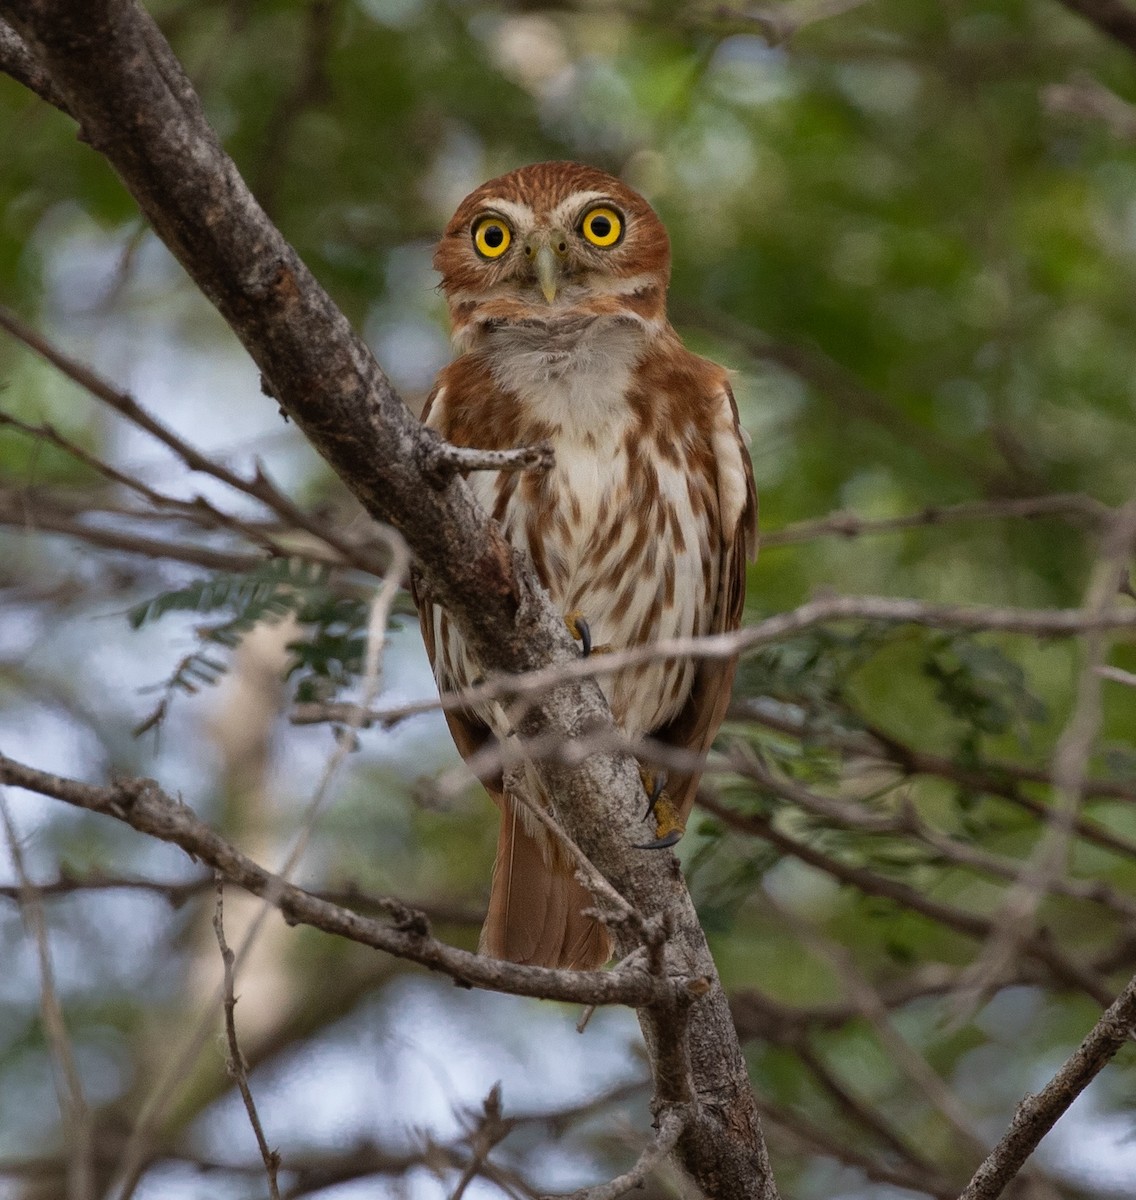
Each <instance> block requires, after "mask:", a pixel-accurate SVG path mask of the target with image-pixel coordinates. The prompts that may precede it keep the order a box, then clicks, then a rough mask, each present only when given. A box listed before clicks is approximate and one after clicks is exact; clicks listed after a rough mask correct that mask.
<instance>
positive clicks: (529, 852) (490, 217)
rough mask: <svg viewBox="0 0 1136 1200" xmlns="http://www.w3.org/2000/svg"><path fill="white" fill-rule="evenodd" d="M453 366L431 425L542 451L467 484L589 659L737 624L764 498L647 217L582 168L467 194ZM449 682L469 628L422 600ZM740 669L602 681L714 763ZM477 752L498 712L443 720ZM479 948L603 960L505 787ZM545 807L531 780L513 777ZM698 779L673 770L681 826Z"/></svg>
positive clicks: (658, 728) (452, 301) (458, 223)
mask: <svg viewBox="0 0 1136 1200" xmlns="http://www.w3.org/2000/svg"><path fill="white" fill-rule="evenodd" d="M434 265H435V267H436V268H437V269H438V271H439V272H440V273H441V275H442V285H441V286H442V290H443V292H444V293H445V296H446V299H447V302H448V304H449V308H450V317H451V321H452V324H453V335H454V343H455V346H456V348H457V350H458V354H459V357H458V358H457V359H455V361H454V362H452V363H451V364H450V365H449V366H448V367H446V368H445V369H444V370H443V371H442V372H441V373H440V375H439V377H438V381H437V384H436V385H435V388H434V391H433V393H432V394H431V396H430V399H429V401H428V403H427V406H426V411H425V412H424V414H423V420H424V421H425V422H426V423H427V424H428V425H430V426H431V427H432V428H433V429H436V430H437V431H438V432H439V433H440V434H441V435H442V436H443V437H444V438H446V439H447V440H448V441H451V442H454V443H456V444H458V445H463V446H476V447H480V448H485V449H506V448H510V447H515V446H523V445H530V444H532V443H534V442H537V441H542V440H547V441H550V442H551V443H552V445H553V447H554V449H555V452H556V465H555V467H553V469H552V470H550V471H548V472H546V473H544V474H536V473H528V474H518V473H514V472H505V473H498V472H477V473H474V474H472V475H470V476H469V483H470V485H471V486H472V487H473V489H474V491H475V492H476V494H477V495H478V497H479V498H480V500H481V501H482V503H483V504H484V506H485V508H486V510H487V511H488V512H489V513H491V514H492V516H493V517H494V519H495V520H497V521H499V522H500V523H501V525H502V527H503V528H504V530H505V533H506V536H507V537H508V538H509V540H510V541H511V542H512V543H513V544H514V545H516V546H518V547H519V548H521V549H523V550H527V551H528V553H529V554H530V555H531V556H532V559H533V562H534V564H535V566H536V569H537V571H538V573H539V575H540V578H541V580H542V582H543V583H544V585H545V587H547V588H548V590H549V592H550V594H551V596H552V599H553V602H554V603H555V604H556V605H558V606H559V607H560V609H561V610H562V611H563V612H564V613H565V615H566V616H567V615H568V614H570V613H582V614H583V615H584V617H586V619H587V621H588V624H589V626H590V630H591V635H592V638H593V639H594V641H595V643H596V644H597V645H599V644H606V645H609V646H611V647H613V648H624V647H627V646H634V645H640V644H644V643H649V642H653V641H656V640H658V639H659V638H664V637H682V636H690V635H702V634H709V633H720V632H723V631H725V630H731V629H736V628H737V627H738V625H739V624H740V622H741V617H742V606H743V603H744V599H745V564H746V560H747V559H748V558H750V557H752V555H753V554H754V553H755V552H756V538H757V498H756V494H755V492H754V486H753V471H752V466H751V464H750V460H749V455H748V453H747V452H746V449H745V445H744V443H743V439H742V434H741V431H740V428H739V426H738V417H737V408H736V406H735V404H734V398H733V395H732V393H731V392H730V387H729V383H728V381H727V377H726V372H725V371H724V370H723V369H722V368H721V367H719V366H716V365H715V364H714V363H711V362H708V361H707V360H706V359H703V358H699V357H698V356H697V355H694V354H691V353H690V352H689V351H688V350H686V349H685V348H684V347H683V345H682V343H681V342H680V341H679V338H678V335H677V334H676V333H675V332H674V330H673V329H672V328H671V326H670V325H669V324H668V322H667V318H666V289H667V283H668V279H669V275H670V246H669V243H668V240H667V234H666V230H665V229H664V228H663V225H662V222H661V221H659V219H658V217H657V216H656V215H655V213H654V211H653V210H652V209H651V207H650V205H648V204H647V202H646V201H645V200H644V199H643V198H642V197H641V196H640V195H638V194H637V193H636V192H634V191H632V190H631V189H630V188H629V187H627V186H626V185H625V184H623V183H621V182H620V181H619V180H618V179H615V178H614V177H612V176H610V175H607V174H606V173H604V172H602V171H598V170H595V169H594V168H592V167H587V166H582V165H580V164H578V163H555V162H554V163H538V164H536V165H535V166H530V167H523V168H521V169H520V170H518V171H513V172H512V173H510V174H508V175H503V176H501V177H500V178H498V179H491V180H489V182H487V183H484V184H482V185H481V187H479V188H477V189H476V190H475V191H474V192H472V193H470V195H469V196H467V197H466V199H465V200H463V201H462V203H461V204H460V205H459V207H458V210H457V212H456V213H455V214H454V216H453V219H452V220H451V221H450V223H449V225H447V227H446V230H445V233H444V235H443V237H442V240H441V242H440V243H439V245H438V248H437V251H436V252H435V255H434ZM418 602H419V613H420V616H421V619H422V630H423V635H424V637H425V641H426V648H427V651H428V653H429V655H430V660H431V662H432V663H433V666H434V673H435V675H436V677H437V680H438V685H439V687H440V688H441V689H442V690H444V691H450V690H454V689H457V688H462V687H465V686H468V685H469V684H470V683H472V682H474V681H475V680H476V678H477V677H478V676H479V674H480V671H479V668H478V666H477V664H476V663H475V662H474V661H473V659H472V657H471V656H470V654H469V653H468V651H467V650H466V647H465V646H464V644H463V642H462V640H461V637H460V635H459V634H458V633H457V630H456V629H455V628H454V627H453V625H452V624H451V623H450V622H449V621H448V620H447V618H446V615H445V613H444V612H442V610H441V609H440V608H438V607H437V606H436V605H434V604H433V603H432V601H431V598H430V597H429V596H428V595H422V594H420V595H419V597H418ZM735 665H736V664H735V662H733V661H728V662H699V663H694V662H691V661H690V660H683V661H668V662H659V663H651V664H647V665H644V666H641V667H637V668H633V669H630V670H625V671H622V672H620V673H618V674H616V675H613V676H606V677H603V678H602V679H601V686H602V687H603V689H604V692H605V694H606V695H607V697H608V700H609V702H610V704H611V708H612V715H613V717H614V719H615V722H616V724H617V725H618V726H619V728H620V729H622V730H623V731H624V732H625V733H626V734H627V735H628V736H630V737H640V736H644V735H649V736H651V737H654V738H657V739H659V740H660V741H663V742H667V743H670V744H671V745H674V746H677V747H682V748H684V749H687V750H690V751H693V752H694V753H695V754H696V755H699V756H702V755H705V753H706V752H707V751H708V750H709V749H710V744H711V742H712V741H713V739H714V736H715V734H716V733H717V731H718V727H719V725H720V724H721V722H722V718H723V717H724V715H725V711H726V706H727V704H728V702H729V697H730V688H731V685H732V683H733V677H734V669H735ZM447 719H448V721H449V726H450V730H451V732H452V734H453V737H454V741H455V742H456V743H457V747H458V749H459V751H460V752H461V753H462V755H463V756H465V757H467V758H468V757H469V756H470V755H471V754H473V753H474V752H475V751H476V750H478V749H479V748H481V747H482V746H484V745H485V744H486V743H487V742H489V741H491V740H493V739H498V738H504V737H507V736H509V734H510V732H511V731H510V728H509V723H508V719H507V717H506V715H505V713H504V711H503V710H502V709H501V708H500V707H499V706H497V705H487V706H485V707H484V708H482V709H477V710H468V711H462V712H458V713H450V714H447ZM483 782H484V783H485V786H486V787H487V789H488V790H489V792H490V794H491V795H492V796H493V798H494V800H495V801H496V802H497V804H498V806H499V807H500V809H501V832H500V837H499V840H498V847H497V859H496V863H495V864H494V869H493V885H492V893H491V896H490V902H489V912H488V915H487V917H486V920H485V926H484V929H483V930H482V938H481V948H482V950H483V951H484V952H486V953H489V954H493V955H495V956H497V957H500V958H508V959H511V960H513V961H515V962H525V963H533V964H537V965H541V966H567V967H577V968H589V967H597V966H600V965H602V964H603V963H604V962H606V961H607V959H608V958H609V957H610V954H611V942H610V939H609V937H608V935H607V931H606V930H605V929H604V928H603V926H602V925H600V924H599V923H597V922H596V921H595V919H594V918H592V917H589V916H585V915H584V913H583V910H584V909H586V908H588V907H590V906H591V904H592V900H591V897H590V895H589V893H588V892H587V891H586V890H585V889H584V888H583V886H582V885H581V884H580V883H579V882H577V880H576V879H575V878H574V876H573V871H572V867H571V865H570V864H569V862H568V861H567V859H566V857H565V856H564V854H563V852H562V851H561V850H560V849H559V848H558V847H557V846H555V845H554V844H553V843H552V841H551V839H550V838H549V836H548V835H547V833H546V832H545V831H544V830H543V829H542V828H541V827H540V826H539V825H538V824H537V823H536V822H534V821H533V819H532V818H531V817H526V815H525V813H524V810H523V807H522V806H520V805H518V804H516V803H515V802H514V799H513V798H512V797H511V796H510V794H509V793H508V792H507V791H506V789H505V785H504V782H503V780H502V779H501V777H500V776H496V777H491V778H486V779H484V780H483ZM510 786H511V787H522V788H524V789H525V791H526V797H527V798H528V799H529V800H530V801H532V802H535V803H537V804H542V805H545V806H547V799H546V798H545V797H543V796H542V795H541V794H540V790H539V785H538V783H537V781H536V777H535V774H534V773H533V772H531V771H526V772H523V773H522V775H521V776H520V777H519V778H518V779H517V780H513V779H512V778H511V779H510ZM697 787H698V773H697V772H696V771H692V772H684V773H679V772H672V773H671V774H670V776H669V778H668V780H667V797H668V799H669V801H670V803H671V805H672V807H673V809H674V810H675V812H676V815H677V818H678V822H679V824H680V825H681V824H682V823H684V822H685V820H686V817H687V815H688V814H689V812H690V807H691V805H692V804H693V802H694V795H695V791H696V790H697Z"/></svg>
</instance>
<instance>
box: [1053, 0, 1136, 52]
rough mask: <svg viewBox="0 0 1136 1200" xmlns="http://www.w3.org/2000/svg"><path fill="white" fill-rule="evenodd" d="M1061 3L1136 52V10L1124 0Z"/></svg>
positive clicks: (1081, 0) (1078, 0) (1066, 0)
mask: <svg viewBox="0 0 1136 1200" xmlns="http://www.w3.org/2000/svg"><path fill="white" fill-rule="evenodd" d="M1061 3H1062V4H1064V5H1065V7H1066V8H1068V9H1071V10H1072V11H1073V12H1075V13H1077V14H1078V15H1079V16H1082V17H1084V18H1085V20H1086V21H1089V22H1090V23H1091V24H1093V25H1095V26H1096V27H1097V28H1098V29H1099V30H1100V31H1101V32H1102V33H1106V34H1108V36H1109V37H1110V38H1114V39H1115V40H1116V41H1118V42H1119V43H1120V44H1121V45H1122V46H1127V47H1128V49H1129V50H1131V51H1132V52H1133V53H1134V54H1136V11H1134V10H1133V9H1131V8H1129V7H1128V5H1126V4H1125V3H1124V2H1123V0H1061Z"/></svg>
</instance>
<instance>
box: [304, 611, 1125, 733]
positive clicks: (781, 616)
mask: <svg viewBox="0 0 1136 1200" xmlns="http://www.w3.org/2000/svg"><path fill="white" fill-rule="evenodd" d="M836 621H872V622H878V623H881V624H896V625H920V626H923V627H925V628H928V629H956V630H962V631H967V632H972V633H1017V634H1023V635H1025V636H1028V637H1037V638H1046V637H1073V636H1076V635H1078V634H1082V633H1086V632H1089V631H1091V630H1094V629H1102V630H1103V629H1114V630H1118V631H1127V630H1136V608H1132V609H1130V610H1125V611H1111V612H1102V613H1099V614H1091V613H1090V614H1086V613H1084V612H1083V611H1082V610H1081V609H1077V608H1072V609H1065V608H1059V609H1052V608H1051V609H1045V608H1040V609H1029V608H995V607H981V606H963V605H947V604H928V603H925V602H923V601H920V600H906V599H898V598H893V597H888V596H831V597H826V598H824V599H820V600H810V601H808V602H807V603H805V604H802V605H801V606H800V607H799V608H794V609H791V610H790V611H789V612H785V613H778V614H777V615H776V616H772V617H767V618H766V619H765V620H764V621H759V622H758V623H757V624H756V625H747V626H745V627H744V628H742V629H739V630H737V631H736V632H734V633H719V634H711V635H709V636H706V637H691V638H664V639H661V640H660V641H657V642H652V643H650V644H648V645H643V646H636V647H633V648H632V649H629V650H613V651H612V652H611V653H609V654H600V655H590V656H589V657H587V658H580V657H579V655H578V654H577V656H576V657H575V658H574V660H572V661H569V662H563V663H558V664H557V665H556V666H555V667H549V668H543V669H539V670H535V671H527V672H524V673H521V674H516V675H509V676H501V677H497V678H494V679H491V680H489V681H488V682H486V683H483V684H478V685H477V686H475V687H471V688H466V689H464V690H462V691H460V692H447V693H444V694H443V695H442V696H440V697H439V698H438V699H437V700H422V701H419V702H416V703H414V704H408V705H401V706H399V707H398V708H392V709H389V710H385V711H379V712H371V713H367V714H365V723H366V724H376V723H377V724H382V725H393V724H396V723H397V722H398V721H401V720H404V719H406V718H407V717H411V716H417V715H419V714H420V713H425V712H432V711H435V710H437V709H442V710H443V711H446V712H451V711H454V710H455V709H462V708H470V707H474V706H476V705H479V704H484V703H486V702H487V701H491V700H503V699H507V698H509V697H513V696H539V695H542V694H547V693H548V692H550V691H552V690H554V689H555V688H557V687H559V686H561V685H563V684H564V683H565V682H567V681H575V680H578V679H588V678H593V677H594V678H599V677H601V676H605V675H614V674H616V673H618V672H619V671H623V670H625V669H626V668H627V667H635V666H640V665H642V664H643V663H649V662H655V661H658V660H659V659H666V658H691V659H720V658H733V657H734V655H736V654H744V653H746V652H747V651H750V650H755V649H757V648H759V647H761V646H767V645H769V644H771V643H773V642H779V641H783V640H784V639H785V638H788V637H792V636H793V635H794V634H797V633H802V632H803V631H804V630H806V629H811V628H813V627H815V626H817V625H824V624H828V623H829V622H836ZM343 711H344V710H343V709H341V708H340V707H338V706H336V705H314V704H312V705H309V704H305V705H297V706H296V707H295V709H294V710H293V720H294V721H295V722H296V724H300V725H304V724H311V723H313V722H316V721H326V720H331V721H335V720H338V719H339V714H340V713H341V712H343Z"/></svg>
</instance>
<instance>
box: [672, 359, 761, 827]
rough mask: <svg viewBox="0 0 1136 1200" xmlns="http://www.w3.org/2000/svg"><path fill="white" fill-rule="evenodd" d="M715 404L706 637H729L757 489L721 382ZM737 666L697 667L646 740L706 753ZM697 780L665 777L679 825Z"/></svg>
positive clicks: (752, 548)
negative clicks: (712, 594) (713, 579)
mask: <svg viewBox="0 0 1136 1200" xmlns="http://www.w3.org/2000/svg"><path fill="white" fill-rule="evenodd" d="M717 399H718V408H717V410H716V412H715V414H714V424H713V429H712V433H711V438H712V446H713V450H714V464H715V469H716V472H717V479H716V484H717V492H718V530H717V535H718V554H719V569H718V595H717V597H716V602H715V605H714V614H713V617H712V619H711V622H710V628H709V631H708V632H710V633H729V632H732V631H733V630H735V629H737V628H738V627H739V626H740V625H741V621H742V609H743V607H744V605H745V590H746V563H747V561H750V560H752V559H754V558H756V557H757V488H756V487H755V485H754V480H753V463H752V462H751V461H750V456H749V451H748V450H747V449H746V445H745V440H744V437H743V435H742V431H741V425H740V423H739V420H738V406H737V402H736V401H735V400H734V394H733V392H732V391H731V390H730V387H729V384H727V383H725V382H723V384H722V389H721V392H720V393H719V395H718V397H717ZM737 665H738V658H737V655H734V656H733V657H732V658H727V659H702V660H700V661H698V662H697V664H696V667H695V673H694V682H693V684H692V685H691V689H690V694H689V695H688V696H687V699H686V703H685V704H684V705H683V707H682V708H681V709H680V710H679V712H678V715H677V716H675V717H674V718H673V719H672V720H671V721H669V722H668V723H667V724H666V725H664V726H662V727H661V728H659V729H656V730H654V731H653V732H652V734H651V736H652V737H653V738H654V739H656V740H657V741H660V742H664V743H665V744H667V745H670V746H675V747H677V748H680V749H683V750H688V751H691V752H692V753H694V754H697V755H698V756H699V758H702V757H704V756H705V755H706V754H707V753H709V750H710V746H711V745H712V743H713V741H714V738H715V737H716V736H717V733H718V727H719V726H720V725H721V724H722V720H723V718H724V717H725V715H726V709H727V708H728V707H729V703H730V693H731V691H732V689H733V684H734V673H735V671H736V670H737ZM700 777H701V772H700V771H668V772H667V788H666V790H667V795H668V796H669V797H670V800H671V803H672V804H673V805H674V806H675V808H676V809H677V810H678V812H679V815H680V816H681V818H682V820H683V821H684V822H685V821H686V818H687V817H688V816H689V815H690V810H691V808H692V806H693V804H694V797H695V793H696V792H697V791H698V781H699V778H700Z"/></svg>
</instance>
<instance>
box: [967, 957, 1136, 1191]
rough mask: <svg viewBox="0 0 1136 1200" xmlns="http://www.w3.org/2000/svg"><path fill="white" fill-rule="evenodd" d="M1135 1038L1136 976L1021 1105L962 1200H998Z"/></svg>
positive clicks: (976, 1173) (968, 1185)
mask: <svg viewBox="0 0 1136 1200" xmlns="http://www.w3.org/2000/svg"><path fill="white" fill-rule="evenodd" d="M1134 1035H1136V978H1133V979H1132V980H1131V981H1130V982H1129V984H1128V986H1127V987H1126V988H1125V989H1124V991H1123V992H1121V993H1120V995H1119V996H1117V998H1116V1000H1115V1001H1114V1002H1113V1003H1112V1004H1111V1005H1110V1006H1109V1008H1108V1010H1107V1011H1106V1012H1105V1014H1104V1015H1103V1016H1102V1017H1101V1019H1100V1020H1099V1021H1098V1022H1097V1023H1096V1024H1095V1025H1094V1026H1093V1028H1092V1030H1091V1031H1090V1032H1089V1035H1088V1036H1087V1037H1086V1038H1085V1040H1084V1041H1083V1042H1082V1043H1081V1044H1080V1045H1079V1046H1078V1047H1077V1049H1076V1050H1075V1051H1074V1052H1073V1054H1072V1055H1071V1056H1070V1057H1069V1058H1068V1059H1067V1060H1066V1062H1065V1065H1064V1066H1063V1067H1062V1068H1061V1070H1060V1071H1058V1072H1057V1074H1056V1075H1054V1077H1053V1078H1052V1079H1051V1080H1050V1081H1049V1082H1048V1083H1047V1084H1046V1085H1045V1087H1043V1088H1042V1089H1041V1091H1040V1092H1038V1093H1037V1095H1036V1096H1027V1097H1026V1098H1025V1099H1024V1100H1023V1101H1022V1102H1021V1104H1019V1105H1018V1110H1017V1112H1016V1113H1014V1119H1013V1120H1012V1121H1011V1122H1010V1127H1009V1129H1007V1130H1006V1132H1005V1133H1004V1134H1003V1135H1002V1139H1001V1141H999V1143H998V1144H997V1145H996V1146H995V1147H994V1149H993V1150H991V1151H990V1153H989V1154H988V1155H987V1156H986V1158H985V1160H984V1161H983V1163H982V1165H981V1166H980V1167H979V1168H978V1170H977V1171H976V1172H975V1173H974V1177H973V1178H972V1179H971V1181H970V1183H969V1184H967V1186H966V1190H965V1191H964V1192H963V1193H962V1195H961V1196H960V1197H959V1200H996V1197H998V1196H1000V1195H1001V1194H1002V1192H1003V1190H1004V1189H1005V1188H1006V1186H1007V1184H1009V1182H1010V1181H1011V1180H1012V1179H1013V1178H1014V1176H1015V1175H1016V1174H1017V1173H1018V1172H1019V1171H1020V1170H1021V1168H1022V1167H1023V1165H1024V1164H1025V1162H1026V1160H1027V1159H1028V1158H1029V1156H1030V1155H1031V1154H1032V1153H1033V1152H1034V1151H1035V1150H1036V1149H1037V1147H1038V1144H1039V1143H1040V1142H1041V1139H1042V1138H1043V1137H1045V1135H1046V1134H1047V1133H1048V1132H1049V1131H1050V1130H1051V1129H1052V1128H1053V1126H1054V1125H1056V1124H1057V1122H1058V1120H1060V1118H1061V1117H1062V1116H1063V1115H1064V1114H1065V1112H1066V1111H1067V1110H1068V1108H1069V1106H1070V1105H1071V1104H1072V1103H1073V1101H1074V1100H1076V1099H1077V1097H1078V1096H1079V1095H1080V1094H1081V1093H1082V1092H1083V1091H1084V1090H1085V1088H1087V1087H1088V1086H1089V1084H1090V1083H1092V1081H1093V1080H1094V1079H1095V1078H1096V1076H1097V1075H1099V1074H1100V1072H1101V1071H1102V1070H1103V1069H1104V1068H1105V1067H1106V1066H1107V1065H1108V1062H1109V1060H1110V1059H1111V1058H1112V1057H1113V1056H1114V1055H1115V1054H1116V1052H1117V1051H1118V1050H1119V1049H1120V1048H1121V1046H1123V1045H1124V1044H1125V1043H1126V1042H1128V1041H1131V1039H1132V1037H1133V1036H1134Z"/></svg>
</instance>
